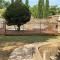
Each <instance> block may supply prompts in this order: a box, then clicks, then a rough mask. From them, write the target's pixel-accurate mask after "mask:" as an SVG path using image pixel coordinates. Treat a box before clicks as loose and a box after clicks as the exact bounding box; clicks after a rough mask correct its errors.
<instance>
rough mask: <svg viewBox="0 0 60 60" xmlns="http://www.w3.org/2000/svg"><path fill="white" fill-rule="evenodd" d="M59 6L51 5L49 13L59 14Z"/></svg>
mask: <svg viewBox="0 0 60 60" xmlns="http://www.w3.org/2000/svg"><path fill="white" fill-rule="evenodd" d="M57 10H58V9H57V6H51V7H50V8H49V13H50V15H56V14H57Z"/></svg>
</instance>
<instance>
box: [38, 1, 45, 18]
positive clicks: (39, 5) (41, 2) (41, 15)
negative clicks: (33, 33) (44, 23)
mask: <svg viewBox="0 0 60 60" xmlns="http://www.w3.org/2000/svg"><path fill="white" fill-rule="evenodd" d="M43 6H44V0H39V1H38V18H43Z"/></svg>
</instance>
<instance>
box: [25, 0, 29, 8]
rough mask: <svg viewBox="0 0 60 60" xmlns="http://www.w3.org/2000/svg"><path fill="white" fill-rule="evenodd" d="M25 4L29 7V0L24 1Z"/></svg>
mask: <svg viewBox="0 0 60 60" xmlns="http://www.w3.org/2000/svg"><path fill="white" fill-rule="evenodd" d="M25 5H26V6H27V7H28V8H29V0H26V1H25Z"/></svg>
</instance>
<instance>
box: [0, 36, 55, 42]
mask: <svg viewBox="0 0 60 60" xmlns="http://www.w3.org/2000/svg"><path fill="white" fill-rule="evenodd" d="M50 38H56V36H39V35H37V36H0V42H1V41H6V42H8V41H9V42H11V41H20V42H26V43H33V42H45V41H47V40H49V39H50Z"/></svg>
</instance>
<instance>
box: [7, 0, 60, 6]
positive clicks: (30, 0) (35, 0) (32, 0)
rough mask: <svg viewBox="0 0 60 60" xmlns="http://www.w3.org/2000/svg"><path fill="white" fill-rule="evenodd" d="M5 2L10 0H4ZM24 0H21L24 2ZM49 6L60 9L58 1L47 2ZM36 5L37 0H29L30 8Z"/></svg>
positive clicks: (50, 0)
mask: <svg viewBox="0 0 60 60" xmlns="http://www.w3.org/2000/svg"><path fill="white" fill-rule="evenodd" d="M6 1H10V0H6ZM24 1H25V0H23V2H24ZM49 2H50V3H49V4H50V5H57V6H59V7H60V0H49ZM37 3H38V0H29V4H30V6H33V5H36V4H37Z"/></svg>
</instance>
